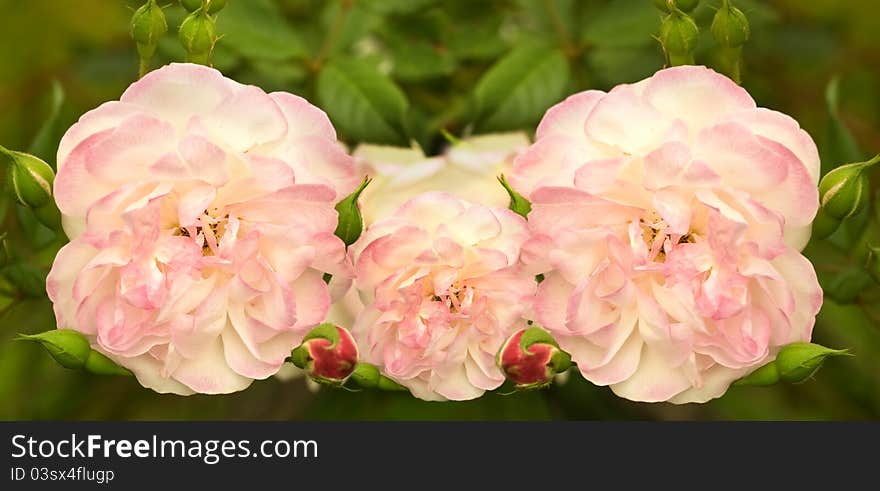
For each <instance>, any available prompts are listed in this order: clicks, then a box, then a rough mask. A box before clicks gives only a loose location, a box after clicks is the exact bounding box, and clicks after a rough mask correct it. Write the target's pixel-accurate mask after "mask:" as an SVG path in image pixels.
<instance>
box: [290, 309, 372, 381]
mask: <svg viewBox="0 0 880 491" xmlns="http://www.w3.org/2000/svg"><path fill="white" fill-rule="evenodd" d="M357 359H358V349H357V344H356V343H355V341H354V338H353V337H352V336H351V333H350V332H348V330H346V329H343V328H341V327H338V326H334V325H333V324H321V325H319V326H318V327H316V328H314V329H312V331H311V332H309V333H308V334H307V335H306V337H305V338H304V339H303V342H302V344H301V345H300V346H299V347H298V348H296V349H294V350H293V351H292V352H291V353H290V361H291V362H292V363H293V364H294V365H296V366H297V367H299V368H302V369H303V370H305V371H306V372H307V373H308V374H309V377H310V378H311V379H312V380H314V381H315V382H320V383H323V384H330V385H342V384H343V383H345V381H346V379H348V377H349V376H351V374H352V373H353V372H354V369H355V367H356V366H357Z"/></svg>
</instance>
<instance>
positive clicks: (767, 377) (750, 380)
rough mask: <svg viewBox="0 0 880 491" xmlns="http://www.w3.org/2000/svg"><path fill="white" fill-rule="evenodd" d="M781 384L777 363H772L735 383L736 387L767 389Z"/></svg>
mask: <svg viewBox="0 0 880 491" xmlns="http://www.w3.org/2000/svg"><path fill="white" fill-rule="evenodd" d="M777 382H779V368H778V367H777V366H776V362H775V361H771V362H770V363H767V364H766V365H763V366H761V367H760V368H758V369H757V370H755V371H754V372H752V373H750V374H748V375H746V376H745V377H743V378H741V379H739V380H737V381H736V382H734V383H733V385H734V386H741V385H752V386H756V387H766V386H768V385H773V384H775V383H777Z"/></svg>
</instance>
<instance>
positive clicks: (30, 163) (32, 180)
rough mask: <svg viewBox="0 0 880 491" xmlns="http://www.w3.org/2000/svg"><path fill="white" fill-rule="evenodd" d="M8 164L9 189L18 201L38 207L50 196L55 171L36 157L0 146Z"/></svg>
mask: <svg viewBox="0 0 880 491" xmlns="http://www.w3.org/2000/svg"><path fill="white" fill-rule="evenodd" d="M0 154H3V155H4V156H5V157H6V159H7V161H8V166H9V189H10V190H11V191H12V195H13V197H15V199H16V200H18V202H19V203H21V204H23V205H25V206H28V207H31V208H39V207H41V206H43V205H45V204H46V203H48V202H49V200H50V199H51V198H52V183H53V182H54V181H55V172H54V171H52V168H51V167H49V164H47V163H46V162H43V161H42V160H41V159H39V158H38V157H35V156H33V155H30V154H27V153H24V152H16V151H14V150H7V149H5V148H3V147H0Z"/></svg>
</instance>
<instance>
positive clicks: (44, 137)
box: [28, 80, 64, 169]
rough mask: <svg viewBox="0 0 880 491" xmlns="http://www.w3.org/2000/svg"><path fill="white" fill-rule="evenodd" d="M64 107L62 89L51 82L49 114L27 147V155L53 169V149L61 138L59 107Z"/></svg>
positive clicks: (53, 81) (55, 81) (58, 83)
mask: <svg viewBox="0 0 880 491" xmlns="http://www.w3.org/2000/svg"><path fill="white" fill-rule="evenodd" d="M63 105H64V88H63V87H62V86H61V83H60V82H58V80H52V87H51V88H50V89H49V112H48V114H47V115H46V119H44V120H43V124H42V125H41V126H40V129H39V130H38V131H37V134H36V136H35V137H34V140H33V141H32V142H31V145H30V147H28V153H31V154H34V155H36V156H37V157H40V158H42V159H43V160H45V161H46V162H48V163H49V165H51V166H52V168H53V169H54V168H55V164H54V162H55V148H56V147H57V143H58V140H59V139H60V138H61V135H60V134H59V132H60V128H59V120H60V119H61V118H60V116H61V107H62V106H63Z"/></svg>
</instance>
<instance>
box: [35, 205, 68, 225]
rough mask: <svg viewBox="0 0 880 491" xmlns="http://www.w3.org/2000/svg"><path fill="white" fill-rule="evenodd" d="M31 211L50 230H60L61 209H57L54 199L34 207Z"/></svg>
mask: <svg viewBox="0 0 880 491" xmlns="http://www.w3.org/2000/svg"><path fill="white" fill-rule="evenodd" d="M33 211H34V216H35V217H37V220H39V221H40V223H42V224H43V225H45V226H46V227H48V228H50V229H51V230H55V231H59V230H61V211H59V210H58V205H56V204H55V202H54V201H50V202H48V203H46V204H45V205H43V206H41V207H39V208H34V210H33Z"/></svg>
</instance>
